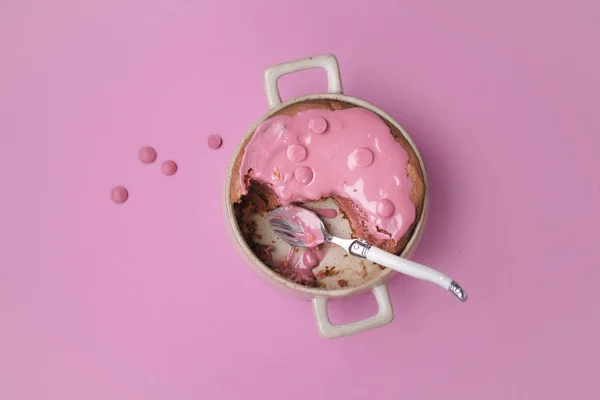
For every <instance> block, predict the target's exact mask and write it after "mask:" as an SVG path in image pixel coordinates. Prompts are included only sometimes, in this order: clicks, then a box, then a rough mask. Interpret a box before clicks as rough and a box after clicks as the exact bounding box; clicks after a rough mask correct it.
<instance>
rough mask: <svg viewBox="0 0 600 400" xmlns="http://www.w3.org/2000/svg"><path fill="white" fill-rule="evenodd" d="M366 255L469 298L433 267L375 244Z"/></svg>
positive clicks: (463, 299)
mask: <svg viewBox="0 0 600 400" xmlns="http://www.w3.org/2000/svg"><path fill="white" fill-rule="evenodd" d="M365 256H366V259H367V260H369V261H373V262H374V263H377V264H379V265H383V266H384V267H388V268H391V269H393V270H395V271H398V272H401V273H403V274H405V275H409V276H412V277H413V278H417V279H423V280H426V281H429V282H433V283H435V284H436V285H439V286H441V287H443V288H444V289H446V290H449V291H450V292H451V293H452V294H453V295H455V296H456V297H457V298H458V299H459V300H460V301H463V302H464V301H466V300H467V293H466V292H465V291H464V290H463V289H462V288H461V287H460V286H459V285H458V283H456V282H455V281H453V280H452V279H450V278H449V277H447V276H446V275H444V274H442V273H441V272H439V271H436V270H435V269H433V268H429V267H426V266H424V265H421V264H419V263H416V262H414V261H410V260H407V259H405V258H402V257H398V256H396V255H394V254H391V253H388V252H387V251H383V250H381V249H379V248H377V247H375V246H371V247H370V248H369V249H368V251H367V252H366V255H365Z"/></svg>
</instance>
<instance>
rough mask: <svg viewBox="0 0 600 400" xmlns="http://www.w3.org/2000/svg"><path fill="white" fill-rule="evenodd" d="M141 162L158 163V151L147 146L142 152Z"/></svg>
mask: <svg viewBox="0 0 600 400" xmlns="http://www.w3.org/2000/svg"><path fill="white" fill-rule="evenodd" d="M140 161H141V162H143V163H144V164H152V163H153V162H154V161H156V150H154V147H151V146H146V147H144V148H142V149H141V150H140Z"/></svg>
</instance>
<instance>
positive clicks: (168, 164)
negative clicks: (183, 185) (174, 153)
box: [162, 160, 177, 176]
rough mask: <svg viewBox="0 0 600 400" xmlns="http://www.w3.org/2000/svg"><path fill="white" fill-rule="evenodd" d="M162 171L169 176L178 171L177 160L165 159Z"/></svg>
mask: <svg viewBox="0 0 600 400" xmlns="http://www.w3.org/2000/svg"><path fill="white" fill-rule="evenodd" d="M162 172H163V174H165V175H168V176H171V175H174V174H175V172H177V164H176V163H175V161H172V160H168V161H165V162H164V163H163V165H162Z"/></svg>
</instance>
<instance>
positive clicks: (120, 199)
mask: <svg viewBox="0 0 600 400" xmlns="http://www.w3.org/2000/svg"><path fill="white" fill-rule="evenodd" d="M110 198H111V199H112V201H114V202H115V203H117V204H122V203H125V202H126V201H127V199H128V198H129V192H128V191H127V189H125V188H124V187H123V186H116V187H114V188H113V189H112V190H111V191H110Z"/></svg>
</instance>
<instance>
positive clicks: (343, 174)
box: [240, 107, 415, 240]
mask: <svg viewBox="0 0 600 400" xmlns="http://www.w3.org/2000/svg"><path fill="white" fill-rule="evenodd" d="M321 120H323V121H324V125H323V122H315V121H321ZM323 126H325V129H323ZM319 131H322V132H321V133H318V132H319ZM323 132H324V133H323ZM291 145H302V146H303V147H304V148H305V149H306V152H307V155H306V158H304V159H303V160H302V161H293V160H291V159H290V157H288V148H289V147H290V146H291ZM407 165H408V153H407V152H406V150H404V148H403V147H402V146H401V145H400V144H399V143H398V142H396V140H395V139H394V137H393V136H392V135H391V133H390V130H389V128H388V126H387V125H386V124H385V123H384V122H383V120H382V119H381V118H380V117H379V116H377V115H376V114H375V113H373V112H371V111H369V110H367V109H364V108H359V107H355V108H349V109H345V110H338V111H331V110H320V109H312V110H307V111H305V112H302V113H299V114H297V115H294V116H286V115H279V116H275V117H273V118H270V119H268V120H266V121H264V122H263V123H262V124H260V125H259V126H258V128H256V130H255V132H254V135H253V136H252V139H251V140H250V142H249V143H248V146H247V147H246V150H245V154H244V157H243V160H242V165H241V168H240V180H241V184H242V187H244V191H245V192H247V188H246V187H245V183H244V176H245V175H246V174H247V173H248V171H250V170H252V173H251V176H252V179H254V180H257V181H261V182H264V183H267V184H269V185H270V186H271V187H272V188H273V190H274V191H275V193H276V194H277V196H278V197H279V199H280V201H281V202H282V203H283V204H286V205H287V204H291V203H294V202H307V201H311V200H318V199H321V198H323V197H330V196H341V197H345V198H349V199H351V200H352V201H353V202H354V203H355V204H356V205H357V206H358V207H359V208H360V210H361V211H362V212H363V213H364V215H365V217H366V219H367V220H366V221H365V222H366V226H367V228H368V230H369V232H370V233H371V234H372V235H374V236H375V237H379V238H382V239H386V238H390V237H391V238H392V239H394V240H399V239H400V238H401V237H402V236H403V235H404V234H405V233H406V231H407V230H408V228H409V226H410V225H411V224H412V222H413V221H414V219H415V205H414V204H413V202H412V200H411V199H410V192H411V190H412V186H413V183H412V181H411V180H410V178H409V177H408V175H407V170H406V168H407ZM383 200H386V201H383ZM382 231H385V232H382ZM386 233H389V235H388V234H386Z"/></svg>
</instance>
